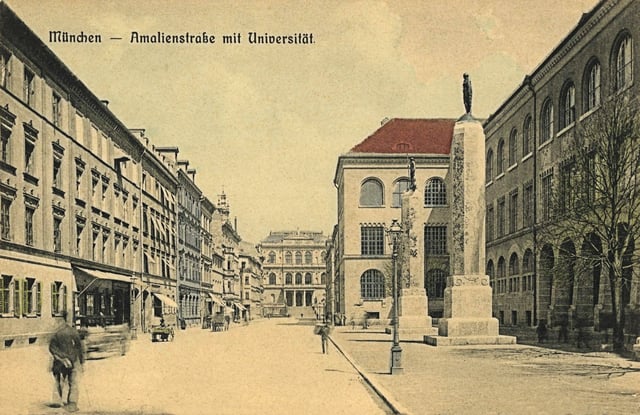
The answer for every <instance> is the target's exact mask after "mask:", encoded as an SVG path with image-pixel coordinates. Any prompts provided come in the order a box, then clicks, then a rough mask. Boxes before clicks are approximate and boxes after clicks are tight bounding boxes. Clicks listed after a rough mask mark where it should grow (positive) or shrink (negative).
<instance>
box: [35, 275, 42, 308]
mask: <svg viewBox="0 0 640 415" xmlns="http://www.w3.org/2000/svg"><path fill="white" fill-rule="evenodd" d="M36 313H37V314H38V315H40V314H42V283H41V282H40V281H38V282H37V283H36Z"/></svg>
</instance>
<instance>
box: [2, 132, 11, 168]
mask: <svg viewBox="0 0 640 415" xmlns="http://www.w3.org/2000/svg"><path fill="white" fill-rule="evenodd" d="M10 137H11V130H10V129H8V128H6V127H5V126H4V125H0V161H2V162H3V163H6V164H9V163H10V162H11V146H10V145H9V144H10V141H9V139H10Z"/></svg>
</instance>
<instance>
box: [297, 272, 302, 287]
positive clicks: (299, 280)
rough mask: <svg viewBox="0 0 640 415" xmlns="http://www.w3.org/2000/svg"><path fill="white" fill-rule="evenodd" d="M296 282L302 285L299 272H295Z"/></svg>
mask: <svg viewBox="0 0 640 415" xmlns="http://www.w3.org/2000/svg"><path fill="white" fill-rule="evenodd" d="M296 284H297V285H302V274H301V273H299V272H296Z"/></svg>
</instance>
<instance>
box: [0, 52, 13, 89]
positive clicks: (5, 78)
mask: <svg viewBox="0 0 640 415" xmlns="http://www.w3.org/2000/svg"><path fill="white" fill-rule="evenodd" d="M10 60H11V54H10V53H9V52H7V51H6V50H4V49H0V87H2V88H8V87H9V77H10V76H11V66H10Z"/></svg>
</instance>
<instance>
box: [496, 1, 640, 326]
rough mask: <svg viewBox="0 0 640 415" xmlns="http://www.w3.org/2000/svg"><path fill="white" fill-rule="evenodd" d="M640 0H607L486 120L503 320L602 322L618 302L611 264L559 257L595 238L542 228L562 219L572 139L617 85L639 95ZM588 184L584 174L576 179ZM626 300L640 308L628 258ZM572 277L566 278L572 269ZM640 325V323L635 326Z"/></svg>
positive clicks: (630, 308)
mask: <svg viewBox="0 0 640 415" xmlns="http://www.w3.org/2000/svg"><path fill="white" fill-rule="evenodd" d="M638 27H640V3H639V2H637V1H628V0H611V1H607V0H605V1H601V2H599V3H598V4H597V5H596V6H595V7H594V8H593V9H592V10H591V11H590V12H588V13H585V14H584V15H583V16H582V18H581V19H580V21H579V22H578V24H577V25H576V27H575V28H573V30H571V32H570V33H569V34H568V35H567V37H566V38H564V39H563V40H562V42H561V43H560V44H559V45H558V46H557V47H556V48H554V49H553V50H552V51H551V53H550V54H549V55H548V56H547V57H546V58H545V60H544V61H542V62H541V63H540V64H539V65H538V66H537V67H536V68H535V69H534V70H533V72H532V73H530V74H529V75H527V76H526V77H525V79H524V81H523V83H522V84H521V85H519V86H518V87H517V89H516V90H515V91H514V92H513V93H512V94H511V96H510V97H509V98H508V99H507V100H506V101H505V102H504V103H503V104H502V105H501V106H500V107H499V108H498V109H497V110H496V112H495V113H494V114H492V115H491V116H490V117H489V119H488V120H487V121H486V123H485V126H484V127H485V132H486V149H487V150H486V151H487V155H486V163H487V169H486V171H487V177H486V198H487V216H486V219H487V225H486V229H487V251H486V252H487V264H486V268H487V274H488V275H489V276H490V279H491V285H492V287H493V298H494V300H493V307H494V314H495V317H497V318H498V319H499V320H500V321H501V323H502V324H506V325H514V326H516V325H518V326H519V325H522V326H532V325H536V324H538V322H539V321H540V320H545V321H547V322H548V323H550V324H552V325H555V324H558V322H560V321H562V320H565V321H566V319H568V320H569V322H570V323H575V322H576V321H577V319H581V320H583V321H586V322H588V323H589V324H591V325H596V326H597V322H598V320H599V319H600V315H601V313H602V312H610V308H611V306H610V305H611V294H610V293H611V291H610V287H609V281H608V278H606V277H605V275H606V274H605V270H603V269H602V265H601V264H590V265H588V266H586V265H585V264H582V265H585V266H582V265H581V264H578V263H576V264H574V265H575V266H571V267H568V268H567V269H566V270H565V271H567V272H568V275H565V276H564V277H563V278H559V276H558V275H556V273H557V272H558V269H557V267H556V268H554V263H555V264H558V262H559V261H562V260H563V257H564V256H566V255H567V253H569V252H576V253H580V252H583V253H584V252H585V251H584V250H585V249H588V246H589V245H590V243H591V242H590V241H586V240H585V239H583V238H582V237H575V236H574V235H567V239H566V241H565V242H564V243H563V245H562V247H561V248H558V247H554V246H552V245H550V244H548V243H545V242H544V240H543V238H541V232H543V230H544V227H545V224H546V223H548V222H549V221H550V220H552V212H553V209H554V206H552V204H553V201H554V198H553V197H552V194H553V189H557V190H559V191H560V192H570V191H571V188H570V183H571V169H570V167H571V157H572V153H571V148H570V147H569V144H568V143H570V142H571V139H572V138H573V137H575V136H576V134H579V133H580V127H581V125H583V124H584V123H585V122H588V121H589V119H590V117H592V116H593V115H594V114H596V113H597V112H598V111H599V109H600V108H601V104H602V103H604V102H605V101H607V100H609V98H610V97H611V96H613V95H616V94H621V93H626V94H629V95H630V96H631V97H632V98H633V99H636V100H637V97H638V91H640V89H639V88H638V80H639V79H640V65H638V61H639V59H638V57H639V54H638V47H637V46H636V45H635V44H634V43H636V41H637V39H638V37H640V31H639V30H638ZM577 185H578V184H576V183H574V184H573V186H577ZM627 270H628V273H629V275H628V277H629V278H628V279H626V283H625V285H624V287H623V296H622V299H623V302H624V306H625V308H626V311H627V312H628V313H637V311H638V307H639V302H640V289H639V287H640V284H639V280H638V266H637V264H634V263H631V262H630V263H629V264H628V268H627ZM565 277H566V278H565ZM628 329H631V330H632V331H633V330H634V329H635V330H638V329H639V328H638V327H636V328H633V327H628Z"/></svg>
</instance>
